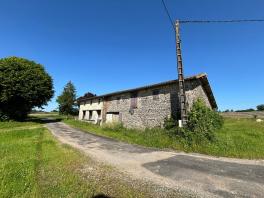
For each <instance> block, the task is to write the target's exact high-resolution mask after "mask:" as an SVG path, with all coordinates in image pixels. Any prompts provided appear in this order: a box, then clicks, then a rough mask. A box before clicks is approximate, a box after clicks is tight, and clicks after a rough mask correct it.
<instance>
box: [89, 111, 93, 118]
mask: <svg viewBox="0 0 264 198" xmlns="http://www.w3.org/2000/svg"><path fill="white" fill-rule="evenodd" d="M92 118H93V111H89V120H92Z"/></svg>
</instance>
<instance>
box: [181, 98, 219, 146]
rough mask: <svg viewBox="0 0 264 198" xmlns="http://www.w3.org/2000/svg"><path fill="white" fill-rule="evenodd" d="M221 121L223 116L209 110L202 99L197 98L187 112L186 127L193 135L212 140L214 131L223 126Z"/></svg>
mask: <svg viewBox="0 0 264 198" xmlns="http://www.w3.org/2000/svg"><path fill="white" fill-rule="evenodd" d="M223 122H224V121H223V118H222V116H221V115H220V114H219V113H218V112H216V111H213V110H211V109H210V108H208V107H207V106H206V105H205V103H204V101H203V100H201V99H198V100H197V101H196V102H194V104H193V107H192V109H191V111H190V112H189V113H188V123H187V126H186V127H187V129H188V130H189V131H191V132H192V133H194V135H195V136H197V137H199V138H205V139H207V140H209V141H212V140H214V138H215V134H214V132H215V131H216V130H217V129H220V128H221V127H222V126H223Z"/></svg>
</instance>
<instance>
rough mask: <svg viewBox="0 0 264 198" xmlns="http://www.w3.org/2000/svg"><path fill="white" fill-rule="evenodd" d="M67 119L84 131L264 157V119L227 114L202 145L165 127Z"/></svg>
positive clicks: (172, 146)
mask: <svg viewBox="0 0 264 198" xmlns="http://www.w3.org/2000/svg"><path fill="white" fill-rule="evenodd" d="M64 122H65V123H67V124H69V125H71V126H73V127H76V128H79V129H82V130H84V131H88V132H91V133H95V134H98V135H102V136H107V137H111V138H115V139H117V140H121V141H125V142H128V143H132V144H138V145H143V146H147V147H155V148H169V149H175V150H182V151H186V152H197V153H203V154H208V155H214V156H224V157H236V158H247V159H264V123H257V122H256V121H254V120H253V119H236V118H225V124H224V127H223V128H222V129H221V130H219V131H217V132H216V139H217V140H216V141H215V142H213V143H206V144H199V145H189V144H187V143H186V142H185V141H184V140H183V139H181V138H179V137H172V136H170V135H169V134H167V133H166V131H165V130H162V129H147V130H145V131H139V130H134V129H124V128H120V127H113V128H111V127H100V126H96V125H92V124H89V123H86V122H81V121H77V120H72V119H69V120H64Z"/></svg>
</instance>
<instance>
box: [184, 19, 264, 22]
mask: <svg viewBox="0 0 264 198" xmlns="http://www.w3.org/2000/svg"><path fill="white" fill-rule="evenodd" d="M243 22H264V19H235V20H180V23H243Z"/></svg>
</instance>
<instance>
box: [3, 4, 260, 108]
mask: <svg viewBox="0 0 264 198" xmlns="http://www.w3.org/2000/svg"><path fill="white" fill-rule="evenodd" d="M165 2H166V3H167V6H168V8H169V10H170V12H171V15H172V17H173V18H174V19H176V18H180V19H212V20H214V19H245V18H249V19H251V18H264V13H263V9H264V1H263V0H218V1H217V0H214V1H212V0H199V1H197V0H165ZM263 32H264V23H238V24H185V25H182V26H181V36H182V48H183V58H184V67H185V76H190V75H193V74H197V73H201V72H206V73H207V74H208V76H209V81H210V83H211V86H212V89H213V91H214V95H215V97H216V101H217V103H218V106H219V108H220V109H221V110H224V109H227V108H228V109H244V108H251V107H255V106H256V105H258V104H261V103H264V91H263V74H264V67H263V66H264V36H263ZM0 44H1V47H0V58H2V57H7V56H19V57H24V58H28V59H31V60H34V61H36V62H38V63H41V64H42V65H44V66H45V68H46V70H47V71H48V72H49V74H50V75H51V76H52V77H53V79H54V88H55V92H56V95H55V97H54V98H53V100H52V101H51V102H50V103H49V104H48V106H47V107H46V110H52V109H54V108H56V107H57V104H56V102H55V98H56V96H57V95H58V94H60V93H61V91H62V89H63V86H64V85H65V84H66V83H67V82H68V81H69V80H71V81H72V82H73V83H74V84H75V86H76V88H77V93H78V96H81V95H82V94H84V93H85V92H87V91H90V92H94V93H96V94H103V93H107V92H112V91H117V90H122V89H127V88H133V87H137V86H141V85H145V84H151V83H157V82H162V81H166V80H171V79H175V78H177V72H176V60H175V59H176V56H175V43H174V33H173V31H172V29H171V25H170V23H169V20H168V18H167V15H166V13H165V12H164V8H163V7H162V3H161V0H0Z"/></svg>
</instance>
